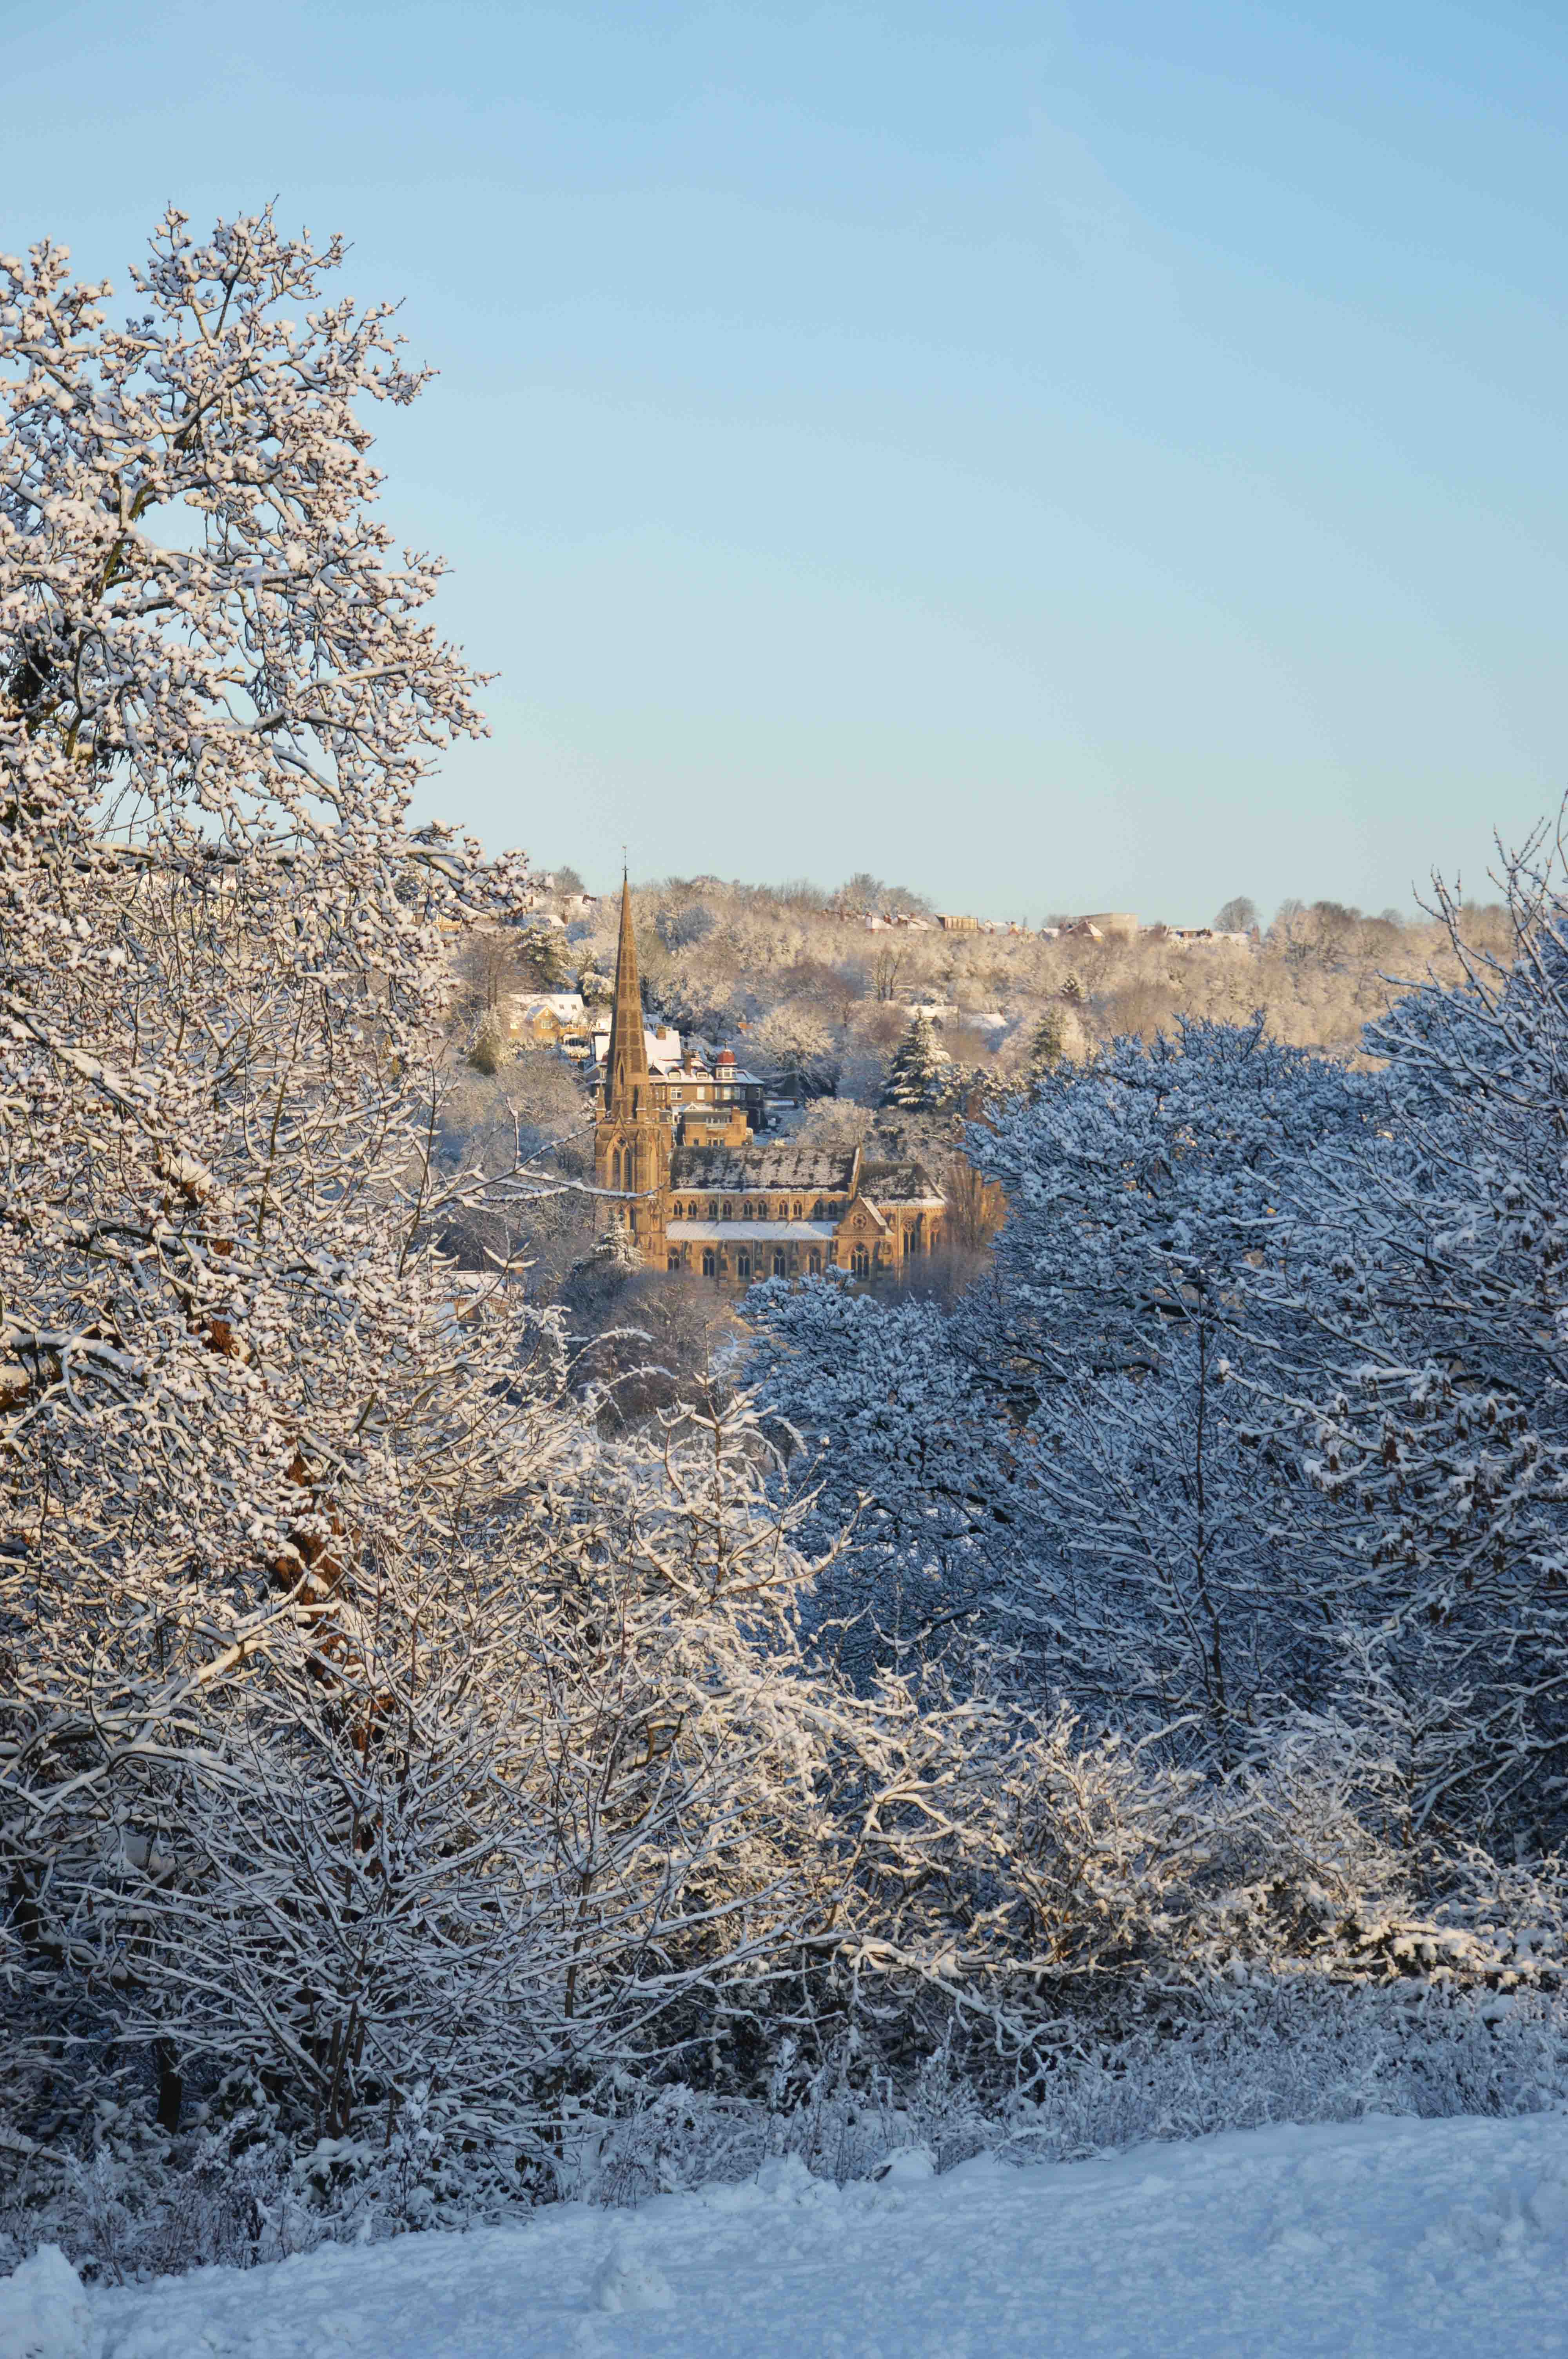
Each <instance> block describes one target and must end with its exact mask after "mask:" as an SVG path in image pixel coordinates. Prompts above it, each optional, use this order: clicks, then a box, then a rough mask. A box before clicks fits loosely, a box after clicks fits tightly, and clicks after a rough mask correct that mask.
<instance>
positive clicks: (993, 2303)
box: [0, 2115, 1568, 2359]
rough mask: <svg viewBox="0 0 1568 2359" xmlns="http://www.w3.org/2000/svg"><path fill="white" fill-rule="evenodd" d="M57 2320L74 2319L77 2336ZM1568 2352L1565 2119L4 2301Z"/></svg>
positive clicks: (1163, 2150) (476, 2330) (1235, 2153)
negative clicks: (82, 2293) (86, 2293)
mask: <svg viewBox="0 0 1568 2359" xmlns="http://www.w3.org/2000/svg"><path fill="white" fill-rule="evenodd" d="M73 2313H74V2315H73ZM1547 2352H1568V2118H1565V2117H1563V2116H1562V2115H1536V2116H1534V2117H1532V2118H1530V2119H1527V2120H1513V2121H1493V2120H1477V2119H1469V2120H1460V2121H1441V2122H1426V2121H1410V2120H1394V2119H1374V2120H1370V2121H1365V2122H1360V2123H1356V2124H1352V2125H1337V2124H1336V2125H1328V2126H1323V2127H1317V2128H1277V2129H1268V2130H1251V2131H1234V2132H1229V2133H1227V2134H1226V2135H1225V2136H1219V2137H1215V2138H1211V2139H1206V2140H1203V2141H1201V2142H1198V2143H1195V2144H1191V2145H1159V2146H1146V2147H1139V2148H1137V2149H1136V2150H1135V2151H1133V2152H1131V2153H1128V2154H1123V2155H1119V2156H1117V2157H1115V2158H1112V2159H1108V2160H1105V2161H1098V2162H1087V2163H1065V2164H1054V2165H1048V2166H1042V2167H1039V2168H1035V2169H1023V2170H1011V2169H1005V2168H1003V2167H1001V2166H1000V2165H998V2164H995V2163H993V2162H990V2161H989V2160H978V2161H975V2162H970V2163H965V2164H962V2165H960V2166H959V2168H958V2169H956V2170H953V2171H950V2172H948V2173H946V2174H945V2175H944V2176H943V2177H941V2178H939V2179H937V2178H933V2177H932V2175H931V2172H930V2166H929V2164H928V2162H927V2161H926V2160H925V2157H924V2156H920V2155H916V2154H908V2155H904V2156H902V2157H900V2158H896V2159H895V2161H894V2163H893V2164H892V2169H891V2171H890V2174H889V2176H888V2178H887V2179H886V2180H883V2181H881V2183H880V2184H876V2185H866V2184H860V2185H852V2186H849V2187H846V2188H842V2189H836V2188H835V2187H833V2186H832V2185H831V2184H829V2183H827V2182H825V2181H821V2180H812V2179H810V2178H808V2177H807V2176H806V2171H805V2169H804V2168H803V2167H802V2166H801V2165H800V2164H799V2163H798V2162H795V2161H791V2162H787V2163H771V2164H768V2165H767V2166H766V2167H765V2168H764V2169H763V2170H762V2174H761V2177H760V2179H759V2180H752V2181H749V2182H748V2183H746V2184H745V2185H743V2186H739V2187H724V2188H713V2189H709V2190H707V2191H706V2192H705V2193H702V2194H697V2195H681V2196H666V2197H662V2198H660V2199H659V2200H657V2201H654V2202H652V2203H649V2204H647V2205H645V2206H644V2207H643V2210H641V2211H640V2212H636V2213H634V2214H633V2213H622V2212H603V2211H600V2210H591V2209H589V2208H587V2207H584V2206H582V2205H576V2204H573V2205H563V2206H561V2207H559V2208H558V2209H556V2210H552V2211H547V2212H541V2213H540V2214H539V2215H538V2216H537V2217H536V2218H535V2219H534V2220H532V2221H529V2222H528V2223H524V2224H523V2225H520V2226H517V2227H510V2228H503V2229H486V2230H481V2231H476V2232H475V2233H474V2234H470V2235H466V2236H455V2235H445V2236H443V2235H428V2236H410V2237H406V2238H405V2239H404V2240H402V2241H401V2242H398V2243H395V2244H391V2245H378V2246H375V2247H373V2248H371V2249H368V2250H360V2251H355V2250H351V2249H347V2248H342V2247H333V2248H328V2249H323V2250H321V2251H319V2252H317V2253H314V2254H311V2255H308V2256H301V2257H299V2258H297V2259H294V2260H289V2261H283V2262H279V2263H275V2264H272V2265H270V2266H269V2267H264V2268H258V2269H254V2270H252V2271H249V2272H246V2273H242V2272H239V2271H236V2270H232V2269H203V2270H200V2271H197V2272H196V2273H195V2274H193V2275H192V2276H190V2277H180V2278H168V2279H166V2280H164V2281H163V2282H162V2283H160V2284H157V2285H154V2286H149V2287H139V2288H124V2289H114V2290H98V2291H94V2292H92V2294H90V2295H88V2296H87V2297H86V2298H85V2299H83V2298H82V2297H81V2295H80V2293H79V2291H78V2289H77V2288H75V2287H74V2285H73V2282H72V2280H71V2278H70V2273H69V2271H68V2270H67V2269H66V2267H65V2265H64V2263H63V2262H60V2261H59V2260H58V2258H51V2256H44V2257H43V2259H42V2260H41V2261H35V2262H33V2263H32V2264H29V2265H27V2268H26V2270H25V2272H24V2274H23V2276H22V2277H18V2278H14V2279H12V2280H9V2281H8V2282H7V2281H0V2359H231V2354H232V2359H242V2354H243V2359H340V2354H341V2355H342V2359H351V2354H359V2353H363V2354H366V2359H523V2354H527V2359H557V2354H562V2359H565V2355H566V2354H571V2359H580V2354H604V2359H611V2354H621V2353H625V2354H647V2359H774V2354H777V2355H778V2359H828V2354H832V2359H837V2354H844V2359H1024V2354H1027V2355H1028V2359H1034V2354H1040V2359H1074V2354H1080V2353H1083V2354H1088V2353H1095V2354H1099V2353H1104V2354H1119V2359H1180V2354H1203V2359H1230V2354H1236V2355H1237V2359H1240V2354H1248V2359H1263V2355H1264V2354H1281V2359H1286V2354H1290V2359H1294V2354H1306V2353H1314V2354H1316V2353H1321V2354H1330V2353H1332V2354H1336V2359H1360V2354H1366V2359H1374V2354H1375V2359H1447V2354H1454V2359H1460V2354H1464V2359H1476V2355H1477V2354H1490V2353H1495V2354H1498V2359H1533V2354H1538V2353H1547Z"/></svg>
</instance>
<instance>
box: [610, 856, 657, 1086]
mask: <svg viewBox="0 0 1568 2359" xmlns="http://www.w3.org/2000/svg"><path fill="white" fill-rule="evenodd" d="M604 1103H605V1109H606V1111H607V1112H608V1113H614V1114H622V1116H624V1115H628V1114H630V1115H633V1116H634V1115H636V1114H646V1113H649V1112H651V1111H652V1107H651V1103H650V1098H649V1092H648V1043H647V1039H646V1038H645V1036H644V1033H643V989H642V985H641V984H640V983H639V982H638V980H637V944H636V940H635V939H634V937H633V931H632V888H631V886H630V885H629V884H628V883H627V881H626V876H625V874H624V872H622V878H621V939H620V941H619V942H618V943H617V945H616V951H615V998H614V1001H613V1003H612V1005H611V1011H610V1052H609V1054H608V1056H607V1057H606V1058H605V1060H604Z"/></svg>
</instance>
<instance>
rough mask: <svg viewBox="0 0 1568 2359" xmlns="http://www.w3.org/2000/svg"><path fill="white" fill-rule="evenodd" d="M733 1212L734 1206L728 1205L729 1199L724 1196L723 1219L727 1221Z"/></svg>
mask: <svg viewBox="0 0 1568 2359" xmlns="http://www.w3.org/2000/svg"><path fill="white" fill-rule="evenodd" d="M733 1211H734V1206H733V1205H732V1204H731V1203H730V1199H729V1197H728V1196H726V1198H725V1199H724V1212H723V1218H724V1219H725V1220H728V1219H729V1218H730V1214H731V1212H733Z"/></svg>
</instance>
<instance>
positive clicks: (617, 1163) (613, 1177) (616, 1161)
mask: <svg viewBox="0 0 1568 2359" xmlns="http://www.w3.org/2000/svg"><path fill="white" fill-rule="evenodd" d="M610 1184H611V1187H612V1188H619V1187H620V1185H621V1149H620V1148H619V1147H617V1148H616V1150H615V1152H614V1154H613V1155H612V1156H611V1158H610Z"/></svg>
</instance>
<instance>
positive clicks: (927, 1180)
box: [860, 1158, 946, 1204]
mask: <svg viewBox="0 0 1568 2359" xmlns="http://www.w3.org/2000/svg"><path fill="white" fill-rule="evenodd" d="M860 1190H861V1193H862V1194H863V1195H867V1196H869V1197H870V1198H871V1201H872V1202H873V1203H874V1204H940V1203H942V1202H944V1201H946V1200H945V1199H944V1197H943V1194H942V1190H941V1189H940V1188H939V1187H938V1186H937V1185H936V1182H935V1180H933V1178H932V1177H931V1174H930V1172H929V1171H927V1169H925V1164H924V1163H916V1162H915V1161H914V1159H913V1158H910V1159H909V1160H908V1161H906V1162H903V1163H862V1164H861V1166H860Z"/></svg>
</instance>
